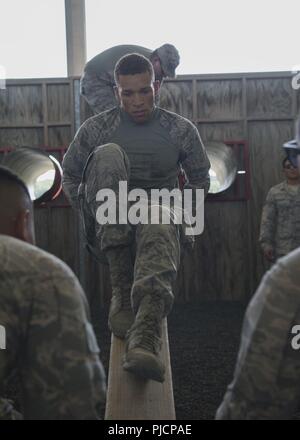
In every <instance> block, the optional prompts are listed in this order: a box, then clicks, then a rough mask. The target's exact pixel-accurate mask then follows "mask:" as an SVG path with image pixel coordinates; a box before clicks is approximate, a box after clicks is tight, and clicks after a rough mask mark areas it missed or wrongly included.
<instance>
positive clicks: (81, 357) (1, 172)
mask: <svg viewBox="0 0 300 440" xmlns="http://www.w3.org/2000/svg"><path fill="white" fill-rule="evenodd" d="M0 205H1V217H0V302H1V308H0V325H1V326H2V328H4V329H5V335H6V344H5V347H6V348H5V349H0V396H1V397H0V420H1V419H5V420H7V419H10V420H16V419H19V418H21V416H20V414H18V412H16V411H15V409H14V408H13V406H12V403H11V401H10V400H8V399H6V398H5V396H4V393H5V389H6V385H7V382H8V380H9V378H10V376H11V375H12V373H13V372H16V373H17V377H19V379H20V380H19V381H18V382H20V388H21V389H20V400H21V402H20V405H21V408H20V410H21V413H22V416H23V418H24V419H34V420H38V419H43V420H46V419H50V420H62V419H99V416H100V412H99V411H100V405H101V404H102V403H103V401H104V399H105V391H106V385H105V373H104V370H103V367H102V364H101V362H100V359H99V348H98V345H97V342H96V339H95V335H94V332H93V329H92V327H91V324H90V321H89V311H88V307H87V302H86V299H85V296H84V293H83V291H82V289H81V287H80V285H79V282H78V281H77V279H76V277H75V275H74V274H73V273H72V271H71V270H70V269H69V268H68V267H67V266H66V265H65V264H64V263H63V262H62V261H60V260H59V259H58V258H56V257H54V256H52V255H50V254H48V253H47V252H44V251H42V250H41V249H38V248H37V247H35V246H34V241H35V240H34V227H33V207H32V203H31V200H30V196H29V193H28V190H27V188H26V186H25V185H24V183H23V182H22V181H21V180H20V179H19V178H18V177H17V176H16V175H14V174H13V173H11V171H9V170H8V169H6V168H4V167H0Z"/></svg>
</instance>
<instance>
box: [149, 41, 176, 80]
mask: <svg viewBox="0 0 300 440" xmlns="http://www.w3.org/2000/svg"><path fill="white" fill-rule="evenodd" d="M155 52H156V53H157V55H158V57H159V59H160V63H161V67H162V69H163V72H164V74H165V75H166V76H167V77H169V78H175V76H176V73H175V69H176V67H177V66H178V64H179V61H180V57H179V53H178V50H177V49H176V47H175V46H173V45H172V44H164V45H163V46H161V47H159V48H158V49H156V51H155Z"/></svg>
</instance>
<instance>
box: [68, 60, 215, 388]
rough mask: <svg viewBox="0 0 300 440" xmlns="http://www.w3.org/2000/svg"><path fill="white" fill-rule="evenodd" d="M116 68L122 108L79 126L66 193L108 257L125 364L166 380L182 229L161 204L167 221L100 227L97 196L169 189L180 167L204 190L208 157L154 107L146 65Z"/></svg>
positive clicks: (184, 128)
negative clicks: (167, 326)
mask: <svg viewBox="0 0 300 440" xmlns="http://www.w3.org/2000/svg"><path fill="white" fill-rule="evenodd" d="M124 66H126V68H125V70H124V71H125V72H126V73H123V71H122V69H123V68H124ZM128 66H129V67H130V69H131V70H130V69H129V67H128ZM118 69H120V70H119V73H118V74H116V76H117V82H118V90H119V94H120V100H121V107H115V108H113V109H111V110H109V111H107V112H104V113H102V114H100V115H97V116H94V117H92V118H90V119H88V120H87V121H86V122H85V123H84V124H83V125H82V126H81V128H80V129H79V131H78V133H77V134H76V136H75V139H74V141H73V142H72V144H71V145H70V147H69V149H68V151H67V153H66V155H65V158H64V161H63V170H64V190H65V191H66V193H67V195H68V196H69V199H70V200H71V202H72V204H73V206H74V207H77V208H80V209H81V213H82V219H83V222H84V226H85V233H86V238H87V242H88V246H89V248H90V250H92V252H93V254H94V255H97V256H98V257H99V256H100V255H103V254H104V255H105V257H106V259H107V260H108V263H109V267H110V274H111V281H112V289H113V297H112V302H111V307H110V314H109V326H110V328H111V330H112V331H113V333H114V334H115V335H116V336H118V337H121V338H124V337H126V339H127V351H126V356H125V360H124V364H123V366H124V368H125V369H126V370H128V371H131V372H134V373H136V374H139V375H141V376H144V377H146V378H150V379H154V380H157V381H163V380H164V366H163V365H162V364H161V362H160V360H159V358H158V353H159V351H160V345H161V322H162V319H163V317H164V316H166V315H167V313H168V312H169V311H170V309H171V306H172V303H173V293H172V283H173V282H174V281H175V278H176V274H177V270H178V267H179V262H180V240H181V241H182V240H183V239H184V236H183V234H182V230H181V228H180V227H179V225H177V224H174V212H173V210H172V209H171V208H167V207H165V206H160V211H161V212H162V211H164V212H166V211H167V214H168V216H169V218H170V224H161V221H160V224H150V223H149V224H141V223H139V224H137V225H133V224H130V223H127V224H99V223H98V222H97V221H96V215H97V208H98V207H99V206H100V203H99V202H98V201H97V200H96V195H97V192H98V191H99V190H101V189H104V188H109V189H111V190H113V192H114V193H115V194H116V200H117V201H118V194H119V182H120V181H125V182H128V189H129V190H132V189H135V188H140V189H144V190H145V191H146V192H147V193H148V194H150V191H151V189H153V188H156V189H162V188H167V189H169V190H172V189H173V188H175V187H176V185H177V176H178V173H179V170H180V165H181V166H182V167H183V168H184V170H185V172H186V174H187V177H188V179H189V182H188V183H187V184H186V187H187V188H191V189H196V188H203V189H204V190H205V192H207V191H208V188H209V175H208V170H209V161H208V159H207V155H206V152H205V149H204V147H203V145H202V143H201V140H200V137H199V134H198V131H197V129H196V127H195V126H194V125H193V124H191V122H189V121H188V120H186V119H184V118H182V117H181V116H178V115H176V114H174V113H170V112H168V111H166V110H162V109H160V108H158V107H155V105H154V88H155V87H157V84H156V85H154V82H153V80H154V74H153V69H152V66H151V63H149V61H148V60H147V59H146V58H144V57H142V56H140V55H136V54H132V55H128V56H126V57H123V58H122V59H121V60H120V61H119V63H118V64H117V67H116V71H117V72H118ZM126 196H127V194H126ZM119 209H120V206H117V218H118V212H119ZM148 209H149V210H150V209H151V205H148ZM158 223H159V222H158Z"/></svg>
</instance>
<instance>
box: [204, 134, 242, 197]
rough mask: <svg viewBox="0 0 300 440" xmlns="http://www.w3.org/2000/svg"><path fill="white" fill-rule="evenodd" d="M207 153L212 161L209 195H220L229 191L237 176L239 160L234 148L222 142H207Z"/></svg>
mask: <svg viewBox="0 0 300 440" xmlns="http://www.w3.org/2000/svg"><path fill="white" fill-rule="evenodd" d="M205 148H206V152H207V155H208V158H209V160H210V164H211V169H210V172H209V174H210V179H211V181H210V189H209V193H211V194H218V193H220V192H222V191H225V190H226V189H228V188H229V187H230V186H231V185H232V183H233V182H234V180H235V177H236V174H237V169H238V166H237V159H236V156H235V153H234V151H233V150H232V148H230V147H228V146H227V145H226V144H223V143H222V142H213V141H211V142H206V143H205Z"/></svg>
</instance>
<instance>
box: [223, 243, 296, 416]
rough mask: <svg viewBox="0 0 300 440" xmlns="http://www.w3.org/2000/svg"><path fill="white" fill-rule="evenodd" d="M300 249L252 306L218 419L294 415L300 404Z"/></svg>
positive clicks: (275, 271)
mask: <svg viewBox="0 0 300 440" xmlns="http://www.w3.org/2000/svg"><path fill="white" fill-rule="evenodd" d="M299 265H300V249H297V250H296V251H294V252H292V253H290V254H289V255H287V256H286V257H284V258H282V259H280V260H279V261H278V263H277V264H276V265H275V266H273V268H272V269H271V270H270V271H269V272H268V273H267V274H266V275H265V277H264V278H263V281H262V283H261V284H260V286H259V288H258V290H257V292H256V294H255V296H254V298H253V299H252V301H251V303H250V305H249V306H248V309H247V312H246V315H245V320H244V325H243V330H242V338H241V345H240V350H239V355H238V360H237V364H236V369H235V373H234V379H233V382H232V383H231V384H230V385H229V387H228V389H227V393H226V394H225V397H224V399H223V402H222V404H221V406H220V407H219V409H218V411H217V415H216V418H217V419H243V420H245V419H249V420H250V419H252V420H254V419H284V418H291V417H293V415H294V414H295V412H296V410H297V406H298V405H299V404H300V350H295V348H293V347H292V339H293V337H294V335H293V334H292V328H293V327H294V326H295V325H299V324H300V272H299Z"/></svg>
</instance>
